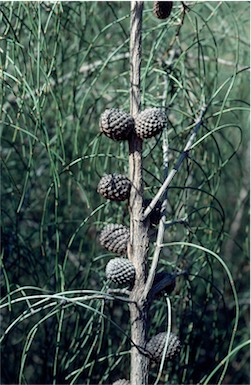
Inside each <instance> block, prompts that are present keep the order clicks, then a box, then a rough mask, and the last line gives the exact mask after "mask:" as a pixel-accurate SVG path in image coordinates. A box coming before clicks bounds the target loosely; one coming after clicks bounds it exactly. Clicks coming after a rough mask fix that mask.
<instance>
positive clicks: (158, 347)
mask: <svg viewBox="0 0 251 385" xmlns="http://www.w3.org/2000/svg"><path fill="white" fill-rule="evenodd" d="M166 335H167V333H166V332H163V333H159V334H157V335H156V336H154V337H152V338H151V339H150V340H149V341H148V342H147V344H146V350H147V352H148V353H149V355H150V358H151V359H152V360H153V361H160V360H161V359H162V355H163V351H164V348H165V343H166ZM179 352H180V340H179V339H178V337H176V335H175V334H173V333H170V336H169V341H168V345H167V350H166V355H165V358H167V359H169V360H171V359H172V358H174V357H175V356H176V355H177V354H178V353H179Z"/></svg>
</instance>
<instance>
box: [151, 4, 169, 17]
mask: <svg viewBox="0 0 251 385" xmlns="http://www.w3.org/2000/svg"><path fill="white" fill-rule="evenodd" d="M172 7H173V2H172V1H154V5H153V14H154V16H156V17H157V18H158V19H166V18H168V16H170V13H171V11H172Z"/></svg>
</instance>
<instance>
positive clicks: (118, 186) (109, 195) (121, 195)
mask: <svg viewBox="0 0 251 385" xmlns="http://www.w3.org/2000/svg"><path fill="white" fill-rule="evenodd" d="M130 188H131V182H130V181H129V179H128V178H127V177H126V176H124V175H121V174H105V175H104V176H103V177H102V178H101V179H100V182H99V184H98V188H97V191H98V193H99V194H100V195H102V196H103V197H105V198H106V199H110V200H112V201H124V200H126V199H127V198H129V194H130Z"/></svg>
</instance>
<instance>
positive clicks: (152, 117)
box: [135, 107, 167, 139]
mask: <svg viewBox="0 0 251 385" xmlns="http://www.w3.org/2000/svg"><path fill="white" fill-rule="evenodd" d="M166 126H167V118H166V114H165V112H164V111H163V110H162V109H160V108H156V107H154V108H146V109H145V110H144V111H142V112H140V113H139V114H138V115H137V117H136V119H135V132H136V135H137V136H138V137H139V138H141V139H148V138H151V137H152V136H155V135H157V134H159V133H160V132H162V131H163V129H164V128H166Z"/></svg>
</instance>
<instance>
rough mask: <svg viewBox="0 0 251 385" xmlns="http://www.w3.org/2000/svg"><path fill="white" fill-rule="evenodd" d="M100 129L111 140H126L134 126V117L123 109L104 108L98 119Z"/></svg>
mask: <svg viewBox="0 0 251 385" xmlns="http://www.w3.org/2000/svg"><path fill="white" fill-rule="evenodd" d="M99 128H100V131H101V132H103V133H104V134H105V135H106V136H108V138H111V139H113V140H117V141H118V140H126V139H128V136H129V134H130V132H131V131H132V129H133V128H134V119H133V117H132V116H131V115H129V114H128V113H127V112H125V111H121V110H118V109H116V108H111V109H108V110H105V111H104V112H103V114H102V115H101V117H100V121H99Z"/></svg>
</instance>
